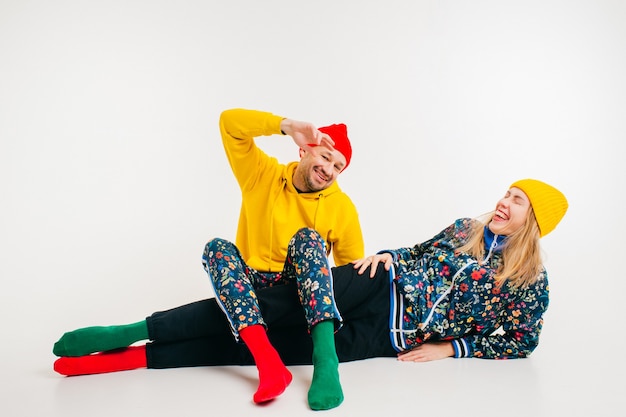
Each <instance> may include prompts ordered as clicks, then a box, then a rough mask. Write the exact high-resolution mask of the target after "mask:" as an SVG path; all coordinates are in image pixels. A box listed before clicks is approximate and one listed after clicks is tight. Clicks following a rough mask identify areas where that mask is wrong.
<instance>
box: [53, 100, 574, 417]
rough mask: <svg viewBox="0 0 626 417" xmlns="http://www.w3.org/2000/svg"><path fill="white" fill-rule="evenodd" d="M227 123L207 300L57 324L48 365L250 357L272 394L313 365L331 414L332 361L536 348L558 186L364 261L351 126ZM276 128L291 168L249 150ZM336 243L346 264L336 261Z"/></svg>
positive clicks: (153, 364)
mask: <svg viewBox="0 0 626 417" xmlns="http://www.w3.org/2000/svg"><path fill="white" fill-rule="evenodd" d="M220 127H221V131H222V138H223V140H224V146H225V149H226V153H227V155H228V158H229V161H230V163H231V167H232V169H233V172H234V173H235V176H236V177H237V180H238V182H239V185H240V187H241V189H242V195H243V198H242V211H241V216H240V223H239V228H238V233H237V245H233V244H232V243H230V242H228V241H226V240H223V239H213V240H211V241H210V242H209V243H207V245H206V247H205V251H204V256H203V264H204V267H205V269H206V271H207V272H208V274H209V276H210V278H211V281H212V282H213V285H214V288H215V293H216V298H214V299H208V300H202V301H198V302H195V303H191V304H188V305H185V306H181V307H178V308H174V309H171V310H167V311H162V312H157V313H154V314H152V315H150V316H149V317H148V318H147V319H145V320H142V321H139V322H136V323H131V324H127V325H116V326H106V327H103V326H96V327H87V328H82V329H78V330H75V331H72V332H68V333H65V334H64V335H63V336H62V337H61V339H59V341H57V342H56V343H55V346H54V349H53V351H54V353H55V354H56V355H57V356H61V358H59V359H58V360H57V361H56V362H55V365H54V367H55V370H56V371H57V372H59V373H61V374H64V375H84V374H94V373H102V372H113V371H120V370H129V369H136V368H141V367H148V368H170V367H182V366H210V365H235V364H236V365H243V364H250V365H252V364H255V365H256V366H257V368H258V373H259V386H258V389H257V391H256V392H255V394H254V396H253V400H254V401H255V402H256V403H265V402H267V401H270V400H272V399H274V398H276V397H277V396H279V395H280V394H281V393H282V392H283V391H284V390H285V389H286V387H287V386H288V385H289V383H290V382H291V378H292V377H291V373H290V372H289V370H288V368H287V366H288V365H296V364H313V378H312V382H311V386H310V388H309V392H308V402H309V406H310V407H311V408H312V409H314V410H324V409H330V408H334V407H337V406H338V405H339V404H341V402H342V401H343V392H342V389H341V384H340V380H339V372H338V363H339V362H344V361H353V360H359V359H365V358H372V357H393V356H397V357H398V358H399V359H400V360H405V361H429V360H435V359H441V358H445V357H457V358H461V357H478V358H493V359H498V358H520V357H526V356H528V355H529V354H530V353H531V352H532V351H533V350H534V348H535V347H536V346H537V343H538V338H539V333H540V331H541V327H542V317H543V314H544V313H545V311H546V308H547V306H548V283H547V275H546V272H545V270H544V268H543V266H542V263H541V259H540V255H539V253H540V250H539V239H540V237H542V236H545V235H546V234H548V233H550V232H551V231H552V230H553V229H554V228H555V227H556V225H557V224H558V223H559V221H560V220H561V218H562V217H563V215H564V214H565V212H566V210H567V200H566V199H565V197H564V196H563V194H562V193H561V192H560V191H558V190H557V189H555V188H554V187H552V186H550V185H548V184H546V183H544V182H541V181H538V180H533V179H524V180H520V181H517V182H514V183H513V184H512V185H511V186H510V187H509V189H508V190H506V192H505V194H504V196H503V197H502V198H501V199H500V200H499V201H498V202H497V203H496V205H495V208H494V211H493V212H491V213H490V214H489V215H487V216H486V217H485V218H481V219H470V218H465V219H459V220H457V221H455V222H454V223H453V224H452V225H450V226H449V227H447V228H445V229H444V230H443V231H442V232H440V233H439V234H437V235H436V236H434V237H433V238H432V239H429V240H427V241H425V242H423V243H419V244H416V245H415V246H413V247H407V248H400V249H396V250H384V251H381V252H379V253H378V254H376V255H373V256H369V257H364V256H363V243H362V237H361V231H360V226H359V222H358V216H357V213H356V210H355V208H354V206H353V205H352V203H351V202H350V200H349V198H348V197H347V196H346V195H345V194H343V193H342V192H341V190H340V189H339V188H338V185H337V183H336V182H335V179H336V178H337V176H338V175H339V173H341V172H342V171H343V169H345V168H346V167H347V166H348V164H349V163H350V159H351V156H352V150H351V147H350V142H349V140H348V137H347V130H346V128H345V126H344V125H332V126H328V127H326V128H320V129H316V128H315V127H314V126H313V125H312V124H310V123H306V122H298V121H294V120H291V119H285V118H281V117H279V116H275V115H272V114H270V113H264V112H256V111H251V110H242V109H236V110H230V111H226V112H224V113H223V114H222V116H221V119H220ZM281 133H282V134H287V135H289V136H291V137H292V138H293V139H294V142H295V143H296V144H297V145H298V146H299V148H300V156H301V160H300V162H299V163H295V162H294V163H291V164H288V165H280V164H278V163H277V162H276V161H275V159H273V158H270V157H268V156H267V155H265V154H264V153H263V152H262V151H260V150H259V149H258V148H257V147H256V146H255V145H254V137H255V136H260V135H272V134H281ZM259 201H263V202H266V203H265V204H263V205H261V207H264V208H263V209H259V208H258V207H259V205H258V204H255V202H259ZM294 205H295V207H298V210H295V211H294V210H287V207H294ZM259 210H261V211H260V212H259ZM286 233H289V234H290V236H288V237H285V234H286ZM277 238H278V239H277ZM281 239H284V240H282V242H289V244H288V245H287V246H284V244H282V246H281V243H280V242H281ZM330 252H332V253H333V256H334V259H335V264H336V265H341V266H339V267H336V268H330V266H329V262H328V258H327V256H328V255H329V253H330ZM496 330H499V331H498V332H496ZM143 340H148V341H149V343H147V344H145V345H140V346H130V345H131V344H134V343H136V342H139V341H143Z"/></svg>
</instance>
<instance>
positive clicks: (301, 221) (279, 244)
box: [220, 109, 364, 272]
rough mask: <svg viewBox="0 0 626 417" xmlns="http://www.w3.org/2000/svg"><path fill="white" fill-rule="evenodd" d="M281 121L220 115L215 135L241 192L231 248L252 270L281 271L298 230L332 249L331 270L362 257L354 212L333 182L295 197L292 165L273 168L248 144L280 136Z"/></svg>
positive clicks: (250, 114) (251, 113)
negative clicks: (306, 231)
mask: <svg viewBox="0 0 626 417" xmlns="http://www.w3.org/2000/svg"><path fill="white" fill-rule="evenodd" d="M283 119H284V117H280V116H276V115H274V114H272V113H267V112H260V111H256V110H245V109H232V110H226V111H224V112H223V113H222V115H221V117H220V131H221V134H222V140H223V142H224V149H225V150H226V156H227V157H228V161H229V163H230V167H231V169H232V170H233V173H234V174H235V177H236V178H237V182H238V183H239V187H240V188H241V197H242V202H241V213H240V215H239V226H238V228H237V239H236V242H235V243H236V245H237V247H238V248H239V250H240V251H241V254H242V256H243V259H244V260H245V261H246V263H247V264H248V265H249V266H251V267H252V268H254V269H256V270H257V271H262V272H281V271H282V270H283V266H284V263H285V259H286V257H287V245H288V243H289V240H290V239H291V237H292V236H293V235H294V234H295V233H296V231H298V229H300V228H302V227H311V228H314V229H315V230H317V231H318V232H319V233H320V234H321V235H322V237H323V238H324V239H325V240H326V243H327V245H328V249H329V251H330V250H332V254H333V259H334V262H335V265H344V264H347V263H349V262H351V261H353V260H356V259H359V258H362V257H363V256H364V245H363V235H362V233H361V225H360V222H359V218H358V214H357V211H356V207H355V206H354V204H353V203H352V200H350V198H349V197H348V196H347V195H346V194H345V193H344V192H343V191H341V189H340V188H339V185H338V184H337V181H335V182H334V183H333V184H332V185H331V186H330V187H328V188H327V189H325V190H322V191H318V192H312V193H299V192H298V191H297V190H296V188H295V187H294V185H293V182H292V179H293V173H294V170H295V169H296V166H297V165H298V162H291V163H289V164H287V165H284V164H279V163H278V160H277V159H276V158H273V157H270V156H268V155H267V154H266V153H265V152H263V151H262V150H261V149H260V148H258V147H257V146H256V144H255V142H254V138H255V137H258V136H269V135H275V134H281V131H280V122H281V121H282V120H283Z"/></svg>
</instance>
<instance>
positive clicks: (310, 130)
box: [280, 119, 335, 149]
mask: <svg viewBox="0 0 626 417" xmlns="http://www.w3.org/2000/svg"><path fill="white" fill-rule="evenodd" d="M280 130H282V131H283V132H284V133H285V134H286V135H289V136H291V137H292V138H293V141H294V142H295V143H296V145H298V146H299V147H301V148H303V149H307V148H306V146H308V145H321V146H325V147H327V148H328V147H330V148H332V147H333V146H334V145H335V141H333V140H332V139H331V137H330V136H328V135H327V134H326V133H322V132H320V131H319V130H317V128H316V127H315V125H314V124H312V123H309V122H301V121H299V120H292V119H283V120H282V122H280Z"/></svg>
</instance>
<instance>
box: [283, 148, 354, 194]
mask: <svg viewBox="0 0 626 417" xmlns="http://www.w3.org/2000/svg"><path fill="white" fill-rule="evenodd" d="M307 148H308V149H300V157H301V159H300V163H299V164H298V167H297V168H296V171H295V172H294V178H293V183H294V186H295V187H296V188H297V189H298V191H300V192H304V193H310V192H315V191H321V190H324V189H326V188H328V187H330V185H331V184H332V183H333V182H334V181H335V180H336V179H337V176H338V175H339V173H340V172H341V171H342V170H343V169H344V167H345V166H346V157H345V156H343V154H342V153H341V152H339V151H338V150H336V149H334V148H328V147H326V146H314V147H307Z"/></svg>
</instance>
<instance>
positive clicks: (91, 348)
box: [52, 320, 148, 356]
mask: <svg viewBox="0 0 626 417" xmlns="http://www.w3.org/2000/svg"><path fill="white" fill-rule="evenodd" d="M147 338H148V324H147V323H146V321H145V320H142V321H140V322H137V323H132V324H126V325H119V326H106V327H104V326H95V327H85V328H82V329H78V330H74V331H71V332H67V333H65V334H64V335H63V336H62V337H61V338H60V339H59V341H58V342H56V343H55V344H54V348H53V349H52V353H54V354H55V355H57V356H84V355H89V354H90V353H94V352H104V351H107V350H113V349H118V348H123V347H127V346H130V345H131V344H133V343H135V342H138V341H140V340H144V339H147Z"/></svg>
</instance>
